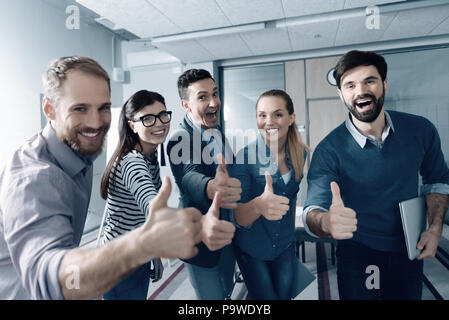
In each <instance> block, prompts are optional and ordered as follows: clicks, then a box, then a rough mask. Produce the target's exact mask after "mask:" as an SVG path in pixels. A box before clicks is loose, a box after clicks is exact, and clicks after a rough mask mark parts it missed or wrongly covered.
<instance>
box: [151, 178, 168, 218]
mask: <svg viewBox="0 0 449 320" xmlns="http://www.w3.org/2000/svg"><path fill="white" fill-rule="evenodd" d="M170 194H171V181H170V178H169V177H167V176H165V177H164V178H163V179H162V186H161V188H160V189H159V192H158V193H157V195H156V197H154V198H153V200H152V201H151V204H150V212H151V211H155V210H158V209H162V208H166V207H167V201H168V198H169V197H170Z"/></svg>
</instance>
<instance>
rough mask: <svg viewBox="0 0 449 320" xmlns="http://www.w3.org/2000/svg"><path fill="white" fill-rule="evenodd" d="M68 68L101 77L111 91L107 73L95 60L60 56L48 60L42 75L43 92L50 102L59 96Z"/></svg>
mask: <svg viewBox="0 0 449 320" xmlns="http://www.w3.org/2000/svg"><path fill="white" fill-rule="evenodd" d="M70 70H80V71H83V72H85V73H87V74H91V75H94V76H98V77H100V78H103V79H104V80H106V82H107V83H108V87H109V92H111V81H110V79H109V76H108V73H107V72H106V71H105V70H104V69H103V67H102V66H101V65H100V64H99V63H98V62H96V61H95V60H93V59H91V58H87V57H81V56H70V57H62V58H59V59H56V60H53V61H52V62H50V65H49V66H48V67H47V70H46V71H45V72H44V74H43V76H42V83H43V86H44V93H45V96H47V97H48V98H49V99H50V100H51V101H52V102H56V101H57V99H58V97H59V89H60V88H61V86H62V84H63V83H64V81H65V80H66V79H67V73H68V72H69V71H70Z"/></svg>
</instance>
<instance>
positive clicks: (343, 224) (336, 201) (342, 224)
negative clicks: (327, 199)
mask: <svg viewBox="0 0 449 320" xmlns="http://www.w3.org/2000/svg"><path fill="white" fill-rule="evenodd" d="M331 192H332V205H331V207H330V208H329V211H328V212H326V213H323V216H322V219H321V229H322V230H323V231H324V232H326V233H329V234H330V235H331V236H332V238H334V239H338V240H341V239H350V238H352V237H353V235H354V232H355V231H356V230H357V219H356V213H355V211H354V210H352V209H350V208H347V207H345V204H344V203H343V199H342V198H341V195H340V188H339V187H338V184H337V183H336V182H333V181H332V182H331Z"/></svg>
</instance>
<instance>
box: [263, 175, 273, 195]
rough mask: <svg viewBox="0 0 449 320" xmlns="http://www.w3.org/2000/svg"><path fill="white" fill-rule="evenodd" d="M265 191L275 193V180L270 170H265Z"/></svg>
mask: <svg viewBox="0 0 449 320" xmlns="http://www.w3.org/2000/svg"><path fill="white" fill-rule="evenodd" d="M265 191H270V192H272V193H273V180H272V179H271V175H270V174H269V173H268V171H265Z"/></svg>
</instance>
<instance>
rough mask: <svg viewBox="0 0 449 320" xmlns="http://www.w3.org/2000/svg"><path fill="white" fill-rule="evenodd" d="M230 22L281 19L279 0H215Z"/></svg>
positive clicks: (282, 14) (240, 22) (244, 22)
mask: <svg viewBox="0 0 449 320" xmlns="http://www.w3.org/2000/svg"><path fill="white" fill-rule="evenodd" d="M215 1H216V2H217V3H218V5H219V6H220V8H221V9H222V11H223V12H224V14H225V15H226V16H227V17H228V19H229V21H231V23H232V24H234V25H237V24H247V23H253V22H260V21H269V20H277V19H283V18H284V17H285V16H284V11H283V9H282V2H281V0H256V1H254V0H253V1H242V0H215Z"/></svg>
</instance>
